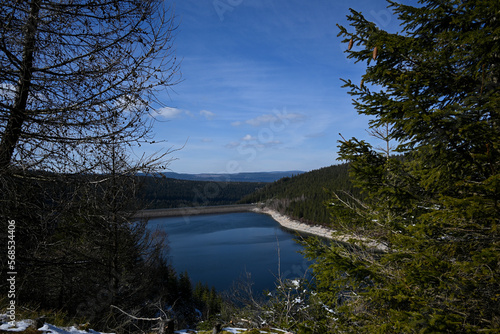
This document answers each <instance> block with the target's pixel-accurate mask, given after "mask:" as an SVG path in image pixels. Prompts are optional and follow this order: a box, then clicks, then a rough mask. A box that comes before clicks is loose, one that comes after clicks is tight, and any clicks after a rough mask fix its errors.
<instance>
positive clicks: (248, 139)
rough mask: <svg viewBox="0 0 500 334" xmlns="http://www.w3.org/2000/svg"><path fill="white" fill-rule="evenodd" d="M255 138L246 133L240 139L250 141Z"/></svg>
mask: <svg viewBox="0 0 500 334" xmlns="http://www.w3.org/2000/svg"><path fill="white" fill-rule="evenodd" d="M256 139H257V138H255V137H252V136H251V135H246V136H245V137H243V138H241V140H242V141H251V140H256Z"/></svg>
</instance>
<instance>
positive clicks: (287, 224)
mask: <svg viewBox="0 0 500 334" xmlns="http://www.w3.org/2000/svg"><path fill="white" fill-rule="evenodd" d="M251 211H252V212H256V213H263V214H266V215H269V216H271V217H272V218H273V219H274V220H276V221H277V222H278V223H279V224H280V225H281V226H283V227H284V228H287V229H290V230H294V231H297V232H302V233H306V234H312V235H316V236H318V237H322V238H328V239H333V237H332V233H333V232H334V230H332V229H329V228H326V227H323V226H315V225H309V224H304V223H301V222H299V221H298V220H293V219H291V218H290V217H288V216H285V215H282V214H281V213H279V212H278V211H275V210H271V209H268V208H259V207H255V208H254V209H252V210H251Z"/></svg>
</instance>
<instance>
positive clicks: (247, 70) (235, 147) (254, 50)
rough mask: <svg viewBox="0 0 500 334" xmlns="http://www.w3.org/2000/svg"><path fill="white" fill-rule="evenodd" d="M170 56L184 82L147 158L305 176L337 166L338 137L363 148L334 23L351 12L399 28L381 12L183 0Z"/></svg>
mask: <svg viewBox="0 0 500 334" xmlns="http://www.w3.org/2000/svg"><path fill="white" fill-rule="evenodd" d="M174 6H175V13H176V16H177V22H178V24H179V30H178V31H177V35H176V40H175V48H176V50H177V51H176V53H177V56H178V58H181V59H182V63H181V72H182V80H183V81H182V82H181V83H179V84H177V85H176V86H174V87H173V90H170V91H169V92H168V94H167V93H162V94H161V95H160V96H159V99H160V100H161V101H162V102H163V103H164V104H165V105H166V106H168V107H162V108H158V109H157V110H156V111H157V113H158V114H157V116H156V119H157V122H156V123H155V125H154V132H155V140H157V141H162V140H163V141H166V142H162V143H159V144H154V145H149V147H148V150H161V149H162V148H163V149H165V148H173V149H178V148H181V147H183V148H182V149H181V150H179V151H176V152H174V153H172V155H171V156H170V157H171V158H174V159H175V160H174V161H172V162H171V164H170V166H169V167H170V169H171V170H172V171H174V172H179V173H205V172H208V173H236V172H257V171H284V170H303V171H309V170H313V169H318V168H321V167H325V166H329V165H332V164H335V163H338V161H337V160H336V158H337V145H338V140H339V139H340V136H339V133H342V135H343V136H344V137H345V138H350V137H353V136H356V137H357V138H360V139H366V140H368V139H369V136H368V135H367V133H366V131H365V130H366V129H367V128H368V118H367V117H364V116H359V115H358V114H357V113H356V111H355V110H354V107H353V106H352V101H351V96H350V95H348V94H347V90H346V89H343V88H341V86H342V82H341V81H340V78H345V79H352V80H353V81H354V82H356V81H358V80H359V81H360V80H361V75H362V74H363V70H364V67H365V64H354V62H353V61H352V60H348V59H347V57H346V56H347V55H346V53H344V51H345V50H346V48H347V45H346V44H342V43H341V38H340V37H337V33H338V31H339V30H338V28H337V27H336V24H337V23H339V24H342V25H344V26H347V20H346V15H348V14H349V7H353V8H354V9H355V10H357V11H361V12H362V13H363V14H364V15H365V17H366V18H367V19H369V20H371V21H374V22H375V23H377V24H378V25H379V26H380V27H382V28H384V29H395V28H397V24H398V23H397V20H396V18H395V17H393V16H392V14H391V12H390V11H389V10H388V9H387V3H386V2H385V1H380V0H370V1H352V2H349V1H327V0H309V1H305V0H301V1H299V0H262V1H261V0H179V1H177V2H175V3H174Z"/></svg>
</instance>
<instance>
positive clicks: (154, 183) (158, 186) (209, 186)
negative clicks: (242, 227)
mask: <svg viewBox="0 0 500 334" xmlns="http://www.w3.org/2000/svg"><path fill="white" fill-rule="evenodd" d="M139 178H140V180H141V184H142V187H141V189H140V191H139V193H138V195H137V197H138V199H139V200H140V201H141V202H142V203H143V204H144V205H145V206H146V208H147V209H166V208H180V207H194V206H210V205H229V204H236V202H238V201H239V200H241V199H242V198H243V197H244V196H246V195H248V194H250V193H252V192H254V191H256V190H257V189H259V188H262V187H264V186H265V185H266V184H269V183H267V182H237V181H231V182H226V181H220V180H215V181H214V180H212V181H207V180H204V181H196V180H182V179H174V178H168V177H152V176H140V177H139Z"/></svg>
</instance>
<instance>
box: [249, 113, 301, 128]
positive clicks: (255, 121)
mask: <svg viewBox="0 0 500 334" xmlns="http://www.w3.org/2000/svg"><path fill="white" fill-rule="evenodd" d="M302 119H304V115H301V114H297V113H291V114H289V113H287V112H286V110H284V111H276V112H275V113H274V114H264V115H261V116H258V117H255V118H252V119H249V120H247V121H245V123H247V124H249V125H252V126H262V125H264V124H268V123H276V122H281V123H284V124H286V123H289V122H294V121H300V120H302Z"/></svg>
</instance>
